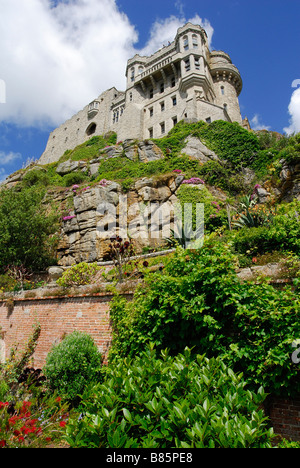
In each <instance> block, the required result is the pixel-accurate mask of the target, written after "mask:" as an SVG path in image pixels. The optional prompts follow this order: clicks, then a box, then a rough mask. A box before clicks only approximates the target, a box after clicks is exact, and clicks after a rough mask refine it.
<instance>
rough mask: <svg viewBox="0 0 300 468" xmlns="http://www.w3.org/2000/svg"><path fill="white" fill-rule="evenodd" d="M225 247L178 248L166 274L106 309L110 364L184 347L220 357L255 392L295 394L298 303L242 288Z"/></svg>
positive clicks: (257, 287) (260, 287)
mask: <svg viewBox="0 0 300 468" xmlns="http://www.w3.org/2000/svg"><path fill="white" fill-rule="evenodd" d="M236 262H237V259H236V258H235V257H234V256H233V255H232V253H231V252H230V246H226V245H222V244H221V243H219V242H217V241H215V242H213V241H212V240H210V239H208V240H207V241H206V243H205V244H204V247H203V248H202V249H199V250H196V251H188V250H183V249H181V248H178V249H177V253H176V255H175V256H174V257H173V258H172V259H171V261H170V262H169V263H168V265H167V266H166V267H165V269H164V274H154V275H152V276H151V278H150V277H148V278H145V280H144V281H145V284H144V285H143V287H141V288H138V290H137V291H136V293H135V296H134V300H133V301H132V302H130V303H126V301H125V300H123V299H122V298H116V299H115V301H114V303H113V305H112V309H111V318H112V323H113V345H112V349H111V354H110V359H114V358H115V357H116V356H126V355H130V356H133V355H136V354H138V353H140V352H142V351H143V350H144V349H145V346H146V345H147V343H150V342H153V343H155V345H156V346H157V348H158V349H164V348H168V349H170V352H171V353H172V354H176V353H178V352H182V350H183V349H184V347H185V346H190V347H193V348H194V350H195V352H198V353H200V354H204V353H205V354H206V355H207V356H208V357H216V356H221V357H222V358H223V359H224V361H225V362H227V363H229V365H230V366H231V367H232V368H233V370H237V371H238V372H240V371H243V372H244V376H245V379H246V380H247V381H248V383H249V385H252V386H253V387H254V388H257V386H260V385H263V386H264V388H265V389H266V391H270V392H271V393H273V394H280V393H281V392H284V393H285V395H288V394H293V393H296V394H297V392H299V391H300V387H299V381H298V369H297V368H296V367H295V366H293V364H292V362H291V359H290V354H291V343H292V342H293V341H294V339H296V338H297V337H298V336H299V335H300V325H299V320H298V314H299V310H300V302H299V297H298V295H297V293H296V292H293V291H292V290H290V289H289V288H286V289H284V290H283V291H279V290H276V289H274V288H273V287H272V286H269V285H268V284H265V283H262V284H255V283H254V284H252V283H248V282H245V283H242V282H240V280H239V279H238V277H237V275H236V273H235V267H236V264H237V263H236Z"/></svg>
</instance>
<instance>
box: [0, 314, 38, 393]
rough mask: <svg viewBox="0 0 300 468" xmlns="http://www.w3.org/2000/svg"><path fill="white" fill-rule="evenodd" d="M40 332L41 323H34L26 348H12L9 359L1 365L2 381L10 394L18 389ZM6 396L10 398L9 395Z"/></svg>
mask: <svg viewBox="0 0 300 468" xmlns="http://www.w3.org/2000/svg"><path fill="white" fill-rule="evenodd" d="M40 333H41V326H40V324H39V323H36V324H34V326H33V332H32V335H31V337H30V338H29V339H28V341H27V343H26V346H25V347H24V350H23V351H22V352H18V347H17V346H14V347H13V348H12V349H11V350H10V356H9V359H8V360H7V361H6V362H5V363H2V364H1V365H0V381H1V382H4V383H5V384H6V385H4V386H5V388H6V390H7V392H8V393H9V394H10V395H13V394H14V393H15V392H16V391H17V390H18V381H19V379H20V377H21V375H22V373H23V371H24V368H25V367H26V366H27V364H28V363H29V360H30V358H31V357H32V355H33V353H34V351H35V349H36V346H37V342H38V339H39V336H40ZM6 398H8V396H7V395H6Z"/></svg>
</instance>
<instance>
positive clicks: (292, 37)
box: [0, 0, 300, 180]
mask: <svg viewBox="0 0 300 468" xmlns="http://www.w3.org/2000/svg"><path fill="white" fill-rule="evenodd" d="M0 11H1V18H0V54H1V61H0V63H1V65H0V180H1V179H3V178H5V177H6V176H7V175H9V174H11V173H12V172H14V171H16V170H18V169H20V168H21V167H22V166H23V165H24V164H26V161H28V160H30V159H34V160H36V159H38V158H39V157H40V156H41V154H42V152H43V151H44V149H45V146H46V143H47V139H48V136H49V133H50V131H52V130H53V129H54V128H56V127H57V126H58V125H60V124H61V123H62V122H64V121H65V120H66V119H67V118H69V117H71V116H72V115H73V114H74V113H76V112H77V111H78V110H80V109H81V108H82V107H84V106H85V105H86V104H87V103H88V102H89V101H90V100H92V99H94V98H95V97H96V96H98V95H99V94H100V93H101V92H102V91H104V90H106V89H108V88H110V87H111V86H116V87H117V88H118V89H120V90H122V89H123V90H124V89H125V76H124V73H125V66H126V61H127V60H128V59H129V58H130V57H131V56H133V55H134V54H135V53H141V54H143V53H144V54H147V53H151V52H154V51H155V50H157V48H159V47H160V46H162V45H163V43H165V42H166V41H167V40H173V38H174V35H175V33H176V30H177V28H178V27H179V26H180V25H182V24H184V23H185V22H186V21H188V20H195V21H197V22H198V23H199V24H202V25H203V26H204V27H205V28H207V29H208V30H209V33H210V36H211V48H212V49H217V50H219V49H221V50H224V51H225V52H227V53H228V54H229V55H230V56H231V58H232V61H233V63H234V64H235V65H236V66H237V67H238V68H239V70H240V73H241V75H242V79H243V84H244V87H243V91H242V93H241V95H240V106H241V112H242V116H243V117H245V116H247V117H248V119H249V120H250V121H252V126H253V128H257V129H259V128H268V129H270V130H274V131H278V132H280V133H283V132H284V131H290V132H291V131H297V132H298V131H300V86H297V85H298V84H299V83H300V57H299V44H300V28H299V23H300V1H299V0H260V1H258V0H251V1H246V0H205V1H204V0H163V1H161V0H151V2H150V1H149V2H148V1H145V0H117V1H115V0H64V1H57V0H56V1H50V0H25V1H24V0H10V1H9V2H8V1H7V0H0ZM16 12H17V13H16ZM16 31H18V34H16ZM297 80H299V82H298V81H297ZM1 84H2V86H1ZM4 85H5V89H4ZM292 85H293V87H292ZM4 91H5V96H4ZM4 97H5V99H4ZM3 101H5V102H3Z"/></svg>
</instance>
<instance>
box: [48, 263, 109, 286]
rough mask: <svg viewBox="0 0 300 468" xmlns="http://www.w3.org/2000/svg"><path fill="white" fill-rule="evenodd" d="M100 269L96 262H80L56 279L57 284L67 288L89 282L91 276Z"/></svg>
mask: <svg viewBox="0 0 300 468" xmlns="http://www.w3.org/2000/svg"><path fill="white" fill-rule="evenodd" d="M99 270H100V267H99V266H98V265H97V263H86V262H81V263H78V264H77V265H74V266H72V267H70V268H68V269H67V270H66V271H64V272H63V274H62V276H61V277H60V278H58V280H57V281H56V282H57V284H58V285H59V286H63V287H64V288H69V287H72V286H83V285H86V284H89V283H90V281H91V278H92V277H93V276H94V275H95V274H96V273H97V272H98V271H99Z"/></svg>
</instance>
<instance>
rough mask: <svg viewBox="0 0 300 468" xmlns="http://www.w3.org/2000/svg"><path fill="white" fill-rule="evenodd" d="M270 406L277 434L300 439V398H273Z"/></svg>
mask: <svg viewBox="0 0 300 468" xmlns="http://www.w3.org/2000/svg"><path fill="white" fill-rule="evenodd" d="M268 406H269V407H268V410H267V413H268V415H269V417H270V419H271V421H272V426H273V428H274V432H275V434H279V435H281V436H282V437H285V438H287V439H290V440H293V441H300V399H294V400H289V399H283V398H271V402H270V403H269V405H268Z"/></svg>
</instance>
